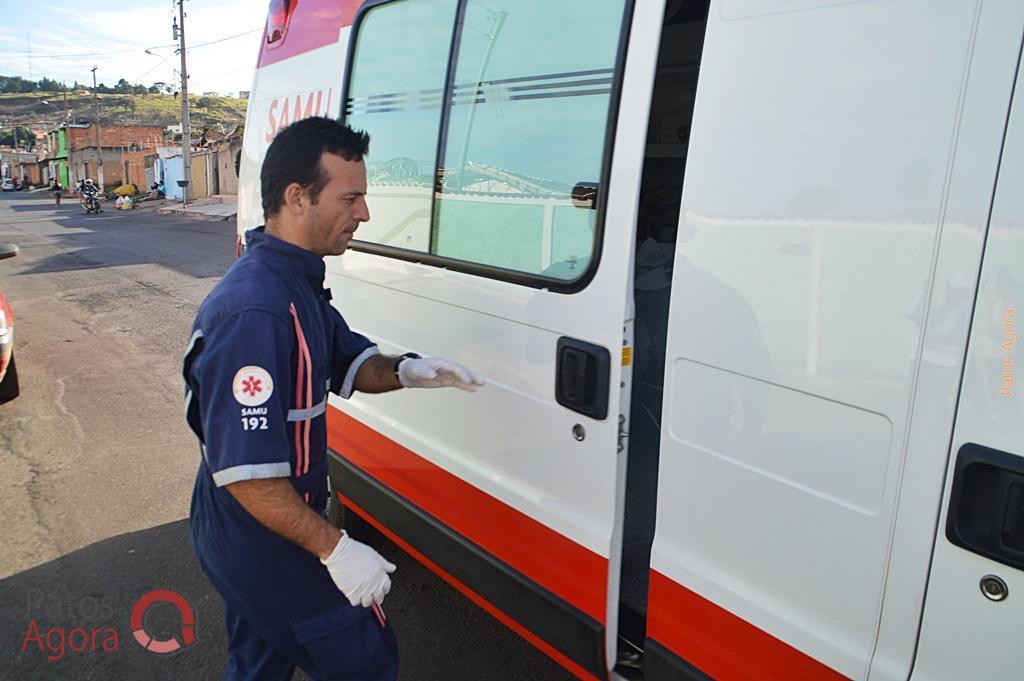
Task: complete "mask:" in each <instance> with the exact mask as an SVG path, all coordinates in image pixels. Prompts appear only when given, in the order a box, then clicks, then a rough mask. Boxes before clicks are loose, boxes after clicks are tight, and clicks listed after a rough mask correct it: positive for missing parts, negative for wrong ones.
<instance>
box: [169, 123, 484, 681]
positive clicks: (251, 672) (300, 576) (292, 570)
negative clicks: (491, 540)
mask: <svg viewBox="0 0 1024 681" xmlns="http://www.w3.org/2000/svg"><path fill="white" fill-rule="evenodd" d="M368 144H369V138H368V137H367V136H366V134H365V133H358V132H354V131H352V130H351V129H349V128H348V127H345V126H343V125H341V124H340V123H338V122H337V121H332V120H329V119H326V118H308V119H305V120H302V121H299V122H297V123H294V124H292V125H291V126H289V127H287V128H285V129H284V130H282V131H281V132H279V133H278V135H277V137H276V138H275V139H274V141H273V143H272V144H271V145H270V148H269V149H268V150H267V156H266V159H265V160H264V162H263V168H262V171H261V174H260V181H261V185H262V191H263V212H264V217H265V219H266V226H265V227H261V228H258V229H255V230H252V231H250V232H249V233H248V234H247V237H248V250H247V252H246V253H245V255H243V256H242V257H241V258H240V259H239V260H238V261H237V262H236V263H235V264H234V265H233V266H232V267H231V269H230V270H229V271H228V273H227V275H225V277H224V278H223V279H222V280H221V282H220V283H219V284H217V286H216V287H215V288H214V289H213V291H212V292H211V293H210V295H209V296H208V297H207V298H206V300H205V301H204V302H203V304H202V305H201V306H200V308H199V313H198V314H197V315H196V321H195V325H194V327H193V334H192V340H191V342H190V343H189V347H188V350H187V351H186V354H185V364H184V377H185V383H186V396H185V411H186V417H187V419H188V423H189V426H190V427H191V428H192V430H193V431H194V432H195V433H196V435H197V437H198V438H199V442H200V448H201V451H202V460H201V462H200V464H199V471H198V473H197V475H196V483H195V489H194V491H193V496H192V507H191V512H190V515H191V520H192V541H193V546H194V548H195V552H196V555H197V557H198V559H199V563H200V566H201V567H202V569H203V571H204V572H205V573H206V575H207V576H208V577H209V579H210V581H211V582H212V583H213V585H214V587H215V588H216V589H217V591H218V592H219V593H220V594H221V596H222V597H223V599H224V609H225V620H226V624H227V629H228V639H229V644H228V657H229V659H228V667H227V670H226V672H225V675H224V678H225V679H230V680H232V681H234V680H241V679H245V680H252V681H256V680H259V681H268V680H269V681H274V680H277V679H281V680H282V681H283V680H286V679H290V678H291V676H292V673H293V671H294V669H295V667H296V666H297V667H300V668H302V669H304V670H305V671H306V672H308V673H309V674H310V675H311V676H313V677H314V678H315V679H318V680H319V679H324V680H326V679H332V680H333V679H344V680H346V681H378V680H386V679H394V678H395V677H396V675H397V668H398V656H397V650H396V644H395V639H394V634H393V632H392V630H391V625H390V623H389V622H388V621H387V620H386V618H385V617H384V615H383V611H382V610H381V609H380V603H381V602H382V601H383V600H384V596H385V595H386V594H387V593H388V591H389V590H390V588H391V581H390V578H389V576H388V575H389V573H391V572H393V571H394V569H395V566H394V565H393V564H391V563H389V562H388V561H387V560H385V559H384V558H383V557H381V556H380V554H378V553H377V552H376V551H375V550H374V549H372V548H370V547H369V546H366V545H365V544H361V543H359V542H357V541H355V540H354V539H352V538H351V537H348V536H347V535H346V534H345V533H344V532H341V531H339V530H338V529H336V528H335V527H333V526H332V525H331V524H330V523H329V522H327V520H326V519H325V518H324V517H323V513H322V511H323V509H324V507H325V503H326V501H327V494H328V492H327V459H326V447H327V433H326V419H325V416H324V413H325V410H326V407H327V392H328V391H330V392H333V393H335V394H338V395H340V396H342V397H348V396H350V395H351V394H352V392H353V391H355V390H359V391H362V392H367V393H378V392H386V391H390V390H396V389H398V388H400V387H403V386H404V387H422V388H437V387H446V386H454V387H457V388H462V389H464V390H469V391H473V390H475V388H476V387H477V386H480V385H483V381H482V380H481V379H480V378H479V377H477V376H476V375H475V374H474V373H473V372H472V371H470V370H469V369H467V368H465V367H463V366H460V365H458V364H456V363H454V362H449V361H447V360H443V359H439V358H432V359H430V358H428V359H422V358H419V357H418V356H417V355H413V354H411V353H410V354H407V355H403V356H401V357H386V356H384V355H382V354H380V352H379V351H378V350H377V347H376V346H375V345H374V344H373V343H372V342H370V341H369V340H368V339H367V338H365V337H364V336H361V335H359V334H358V333H355V332H353V331H352V330H350V329H349V328H348V326H347V325H346V324H345V320H344V319H342V317H341V315H340V314H339V313H338V312H337V310H335V309H334V307H333V306H332V305H331V304H330V300H331V292H330V290H329V289H325V288H324V287H323V282H324V262H323V257H324V256H326V255H339V254H341V253H343V252H344V251H345V249H346V248H347V247H348V243H349V241H350V240H351V239H352V235H353V233H354V232H355V231H356V229H357V227H358V226H359V224H360V223H361V222H365V221H367V220H369V219H370V215H369V211H368V209H367V207H366V201H365V194H366V169H365V165H364V163H363V156H364V155H365V154H366V153H367V151H368Z"/></svg>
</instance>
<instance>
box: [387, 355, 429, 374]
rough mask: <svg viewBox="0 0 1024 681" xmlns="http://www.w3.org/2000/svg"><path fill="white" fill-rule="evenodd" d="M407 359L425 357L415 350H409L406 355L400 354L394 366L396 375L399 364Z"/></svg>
mask: <svg viewBox="0 0 1024 681" xmlns="http://www.w3.org/2000/svg"><path fill="white" fill-rule="evenodd" d="M407 359H423V358H422V357H420V356H419V355H417V354H416V353H415V352H407V353H405V354H404V355H399V356H398V357H396V358H395V364H394V366H393V367H392V369H393V371H394V372H395V376H398V365H399V364H401V363H402V362H404V361H405V360H407Z"/></svg>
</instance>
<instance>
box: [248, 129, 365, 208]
mask: <svg viewBox="0 0 1024 681" xmlns="http://www.w3.org/2000/svg"><path fill="white" fill-rule="evenodd" d="M325 151H326V152H328V153H331V154H337V155H338V156H341V157H342V158H344V159H345V160H346V161H361V160H362V158H363V156H365V155H366V154H367V153H369V151H370V136H369V135H367V134H366V133H365V132H363V131H361V130H353V129H352V128H350V127H348V126H347V125H342V124H341V123H339V122H338V121H336V120H334V119H332V118H324V117H323V116H314V117H312V118H303V119H302V120H301V121H296V122H295V123H292V124H291V125H289V126H287V127H285V128H282V129H281V131H280V132H278V133H277V136H276V137H275V138H274V141H273V142H271V143H270V148H269V149H267V156H266V158H264V159H263V167H262V168H261V169H260V188H261V189H262V191H263V218H264V219H266V218H269V217H273V216H275V215H277V213H278V212H279V211H280V210H281V205H282V204H283V203H284V190H285V188H286V187H287V186H288V185H290V184H291V183H293V182H297V183H299V185H301V186H302V187H303V188H305V189H308V190H309V195H310V200H311V201H312V202H313V203H316V201H317V197H318V196H320V192H321V191H323V188H324V187H325V186H326V185H327V173H326V172H324V169H323V167H322V166H321V165H320V155H321V154H323V153H324V152H325Z"/></svg>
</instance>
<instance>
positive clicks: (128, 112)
mask: <svg viewBox="0 0 1024 681" xmlns="http://www.w3.org/2000/svg"><path fill="white" fill-rule="evenodd" d="M19 81H20V82H19ZM32 85H34V86H35V88H34V89H33V88H31V86H32ZM76 85H77V83H76ZM42 86H46V87H49V88H52V89H48V90H44V89H42ZM168 89H169V88H168V86H166V85H165V84H164V83H154V84H153V85H151V86H148V87H145V86H142V85H129V84H128V83H126V82H124V81H123V80H122V81H121V82H119V83H118V85H117V86H113V87H107V86H100V87H99V88H97V90H98V95H97V97H96V100H95V104H94V100H93V93H92V91H91V90H88V89H83V88H81V87H79V88H77V89H74V88H70V87H69V88H68V89H67V90H61V84H60V83H56V82H55V81H51V80H49V79H47V78H44V79H42V80H40V81H27V80H24V79H21V78H9V77H5V76H0V125H3V127H4V128H10V127H12V126H15V125H20V126H25V127H27V128H30V129H32V130H49V129H52V128H53V127H55V126H57V125H59V124H60V123H63V122H64V121H65V120H67V121H68V122H70V123H91V122H92V121H93V120H94V119H95V118H96V117H97V111H96V110H97V108H98V118H99V121H100V122H101V123H102V124H104V125H159V126H168V125H176V124H178V123H180V122H181V98H180V96H179V95H178V94H177V93H174V92H168V91H167V90H168ZM188 99H189V116H190V119H191V123H192V126H191V127H192V129H193V130H198V131H202V130H203V129H209V130H211V131H217V132H221V133H225V132H230V131H231V130H232V129H233V128H235V127H236V126H239V125H242V124H243V123H245V110H246V104H247V103H246V101H245V100H244V99H237V98H235V97H222V96H212V95H195V94H191V93H190V95H189V98H188Z"/></svg>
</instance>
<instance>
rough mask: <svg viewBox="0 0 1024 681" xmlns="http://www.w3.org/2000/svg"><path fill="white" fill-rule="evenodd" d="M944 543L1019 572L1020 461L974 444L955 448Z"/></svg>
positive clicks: (1023, 519)
mask: <svg viewBox="0 0 1024 681" xmlns="http://www.w3.org/2000/svg"><path fill="white" fill-rule="evenodd" d="M946 537H947V538H948V539H949V541H951V542H953V543H954V544H956V545H957V546H960V547H963V548H965V549H967V550H968V551H973V552H974V553H978V554H981V555H982V556H985V557H987V558H991V559H992V560H994V561H998V562H1000V563H1003V564H1004V565H1009V566H1010V567H1014V568H1017V569H1018V570H1024V457H1021V456H1017V455H1015V454H1011V453H1009V452H1003V451H1000V450H998V449H992V448H991V447H985V446H982V445H978V444H974V443H968V444H965V445H964V446H963V447H961V448H960V451H959V452H957V456H956V467H955V469H954V473H953V487H952V489H951V490H950V500H949V514H948V517H947V519H946Z"/></svg>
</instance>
